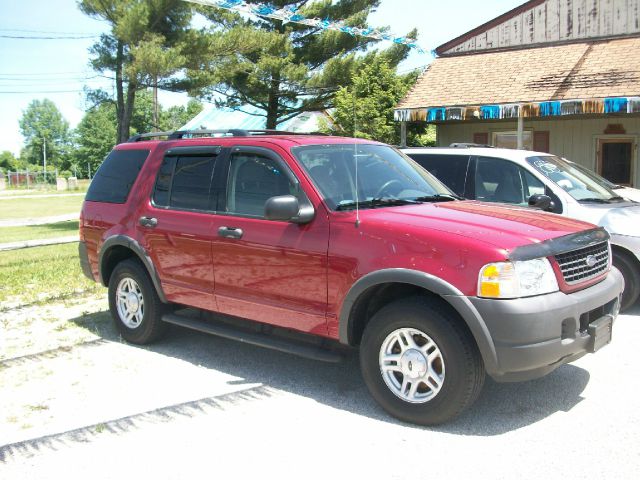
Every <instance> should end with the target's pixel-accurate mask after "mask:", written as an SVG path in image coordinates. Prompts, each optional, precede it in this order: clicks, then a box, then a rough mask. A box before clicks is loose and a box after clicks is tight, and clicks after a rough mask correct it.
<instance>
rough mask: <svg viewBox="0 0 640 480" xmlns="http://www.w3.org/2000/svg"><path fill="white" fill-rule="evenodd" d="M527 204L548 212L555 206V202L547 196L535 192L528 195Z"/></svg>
mask: <svg viewBox="0 0 640 480" xmlns="http://www.w3.org/2000/svg"><path fill="white" fill-rule="evenodd" d="M529 206H530V207H533V208H539V209H540V210H544V211H545V212H550V211H552V210H553V209H554V208H555V206H556V204H555V203H554V202H553V200H551V198H550V197H549V196H547V195H542V194H540V193H537V194H535V195H531V196H530V197H529Z"/></svg>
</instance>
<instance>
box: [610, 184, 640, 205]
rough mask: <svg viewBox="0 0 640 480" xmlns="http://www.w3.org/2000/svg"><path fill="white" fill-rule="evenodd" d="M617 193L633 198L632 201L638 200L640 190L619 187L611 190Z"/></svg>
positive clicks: (639, 198)
mask: <svg viewBox="0 0 640 480" xmlns="http://www.w3.org/2000/svg"><path fill="white" fill-rule="evenodd" d="M613 191H614V192H616V194H617V195H620V196H621V197H624V198H627V199H629V200H633V201H634V202H640V190H638V189H637V188H629V187H620V188H616V189H614V190H613Z"/></svg>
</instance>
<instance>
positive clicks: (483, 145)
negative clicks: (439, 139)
mask: <svg viewBox="0 0 640 480" xmlns="http://www.w3.org/2000/svg"><path fill="white" fill-rule="evenodd" d="M449 147H450V148H472V147H481V148H495V147H494V146H493V145H487V144H486V143H452V144H451V145H449Z"/></svg>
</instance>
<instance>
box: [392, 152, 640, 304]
mask: <svg viewBox="0 0 640 480" xmlns="http://www.w3.org/2000/svg"><path fill="white" fill-rule="evenodd" d="M402 151H403V152H404V153H405V154H406V155H408V156H409V157H411V158H413V159H414V160H415V161H417V162H418V163H419V164H420V165H422V166H423V167H424V168H426V169H427V170H429V172H431V173H432V174H433V175H435V176H436V177H437V178H439V179H440V180H441V181H442V182H443V183H444V184H445V185H447V186H448V187H449V188H450V189H451V190H452V191H453V192H454V193H456V194H457V195H459V196H460V197H464V198H467V199H473V200H481V201H484V202H500V203H510V204H515V205H521V206H526V205H529V206H533V207H537V208H541V209H543V210H547V211H551V212H555V213H559V214H561V215H566V216H568V217H571V218H576V219H578V220H584V221H586V222H590V223H594V224H596V225H599V226H602V227H604V228H605V229H606V230H607V231H608V232H609V234H610V235H611V245H612V250H613V264H614V265H615V266H616V267H617V268H618V269H619V270H620V271H621V272H622V275H623V276H624V279H625V283H626V286H625V290H624V293H623V296H622V309H623V310H624V309H627V308H629V307H630V306H631V305H632V304H634V303H635V302H636V300H637V299H638V296H640V203H636V202H634V201H631V200H629V197H633V196H636V195H637V194H638V193H640V192H639V191H638V190H635V189H627V188H622V187H619V186H616V185H613V184H611V183H610V182H607V181H606V180H604V179H602V177H599V176H598V175H596V174H594V173H593V172H590V171H588V170H586V169H585V168H584V167H580V166H578V165H577V164H575V163H573V162H570V161H568V160H565V159H562V158H560V157H557V156H554V155H551V154H549V153H541V152H531V151H526V150H511V149H502V148H484V147H474V146H466V145H464V144H462V145H461V146H458V147H455V148H406V149H403V150H402ZM585 170H586V171H585ZM612 187H617V188H615V189H612ZM636 192H638V193H636ZM636 198H637V197H636Z"/></svg>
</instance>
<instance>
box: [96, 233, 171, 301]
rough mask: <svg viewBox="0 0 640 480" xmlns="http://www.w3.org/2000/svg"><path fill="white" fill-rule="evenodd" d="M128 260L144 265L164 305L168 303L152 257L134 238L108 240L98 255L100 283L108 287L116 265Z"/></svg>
mask: <svg viewBox="0 0 640 480" xmlns="http://www.w3.org/2000/svg"><path fill="white" fill-rule="evenodd" d="M127 258H135V259H137V260H139V261H140V263H142V265H144V267H145V269H146V270H147V273H148V274H149V278H150V279H151V282H152V283H153V286H154V287H155V289H156V292H158V297H159V298H160V300H161V301H162V302H163V303H168V301H167V298H166V296H165V294H164V290H163V289H162V284H161V283H160V277H159V276H158V271H157V270H156V268H155V266H154V264H153V261H152V260H151V257H149V255H148V254H147V252H146V251H145V249H144V248H143V247H142V246H141V245H140V244H139V243H138V242H137V241H136V240H134V239H133V238H131V237H127V236H126V235H114V236H112V237H109V238H107V239H106V240H105V241H104V243H103V244H102V248H100V253H99V254H98V273H99V278H100V282H101V283H102V284H103V285H104V286H105V287H106V286H108V285H109V278H110V277H111V273H112V272H113V269H114V268H115V267H116V265H117V264H118V263H119V262H121V261H122V260H126V259H127Z"/></svg>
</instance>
